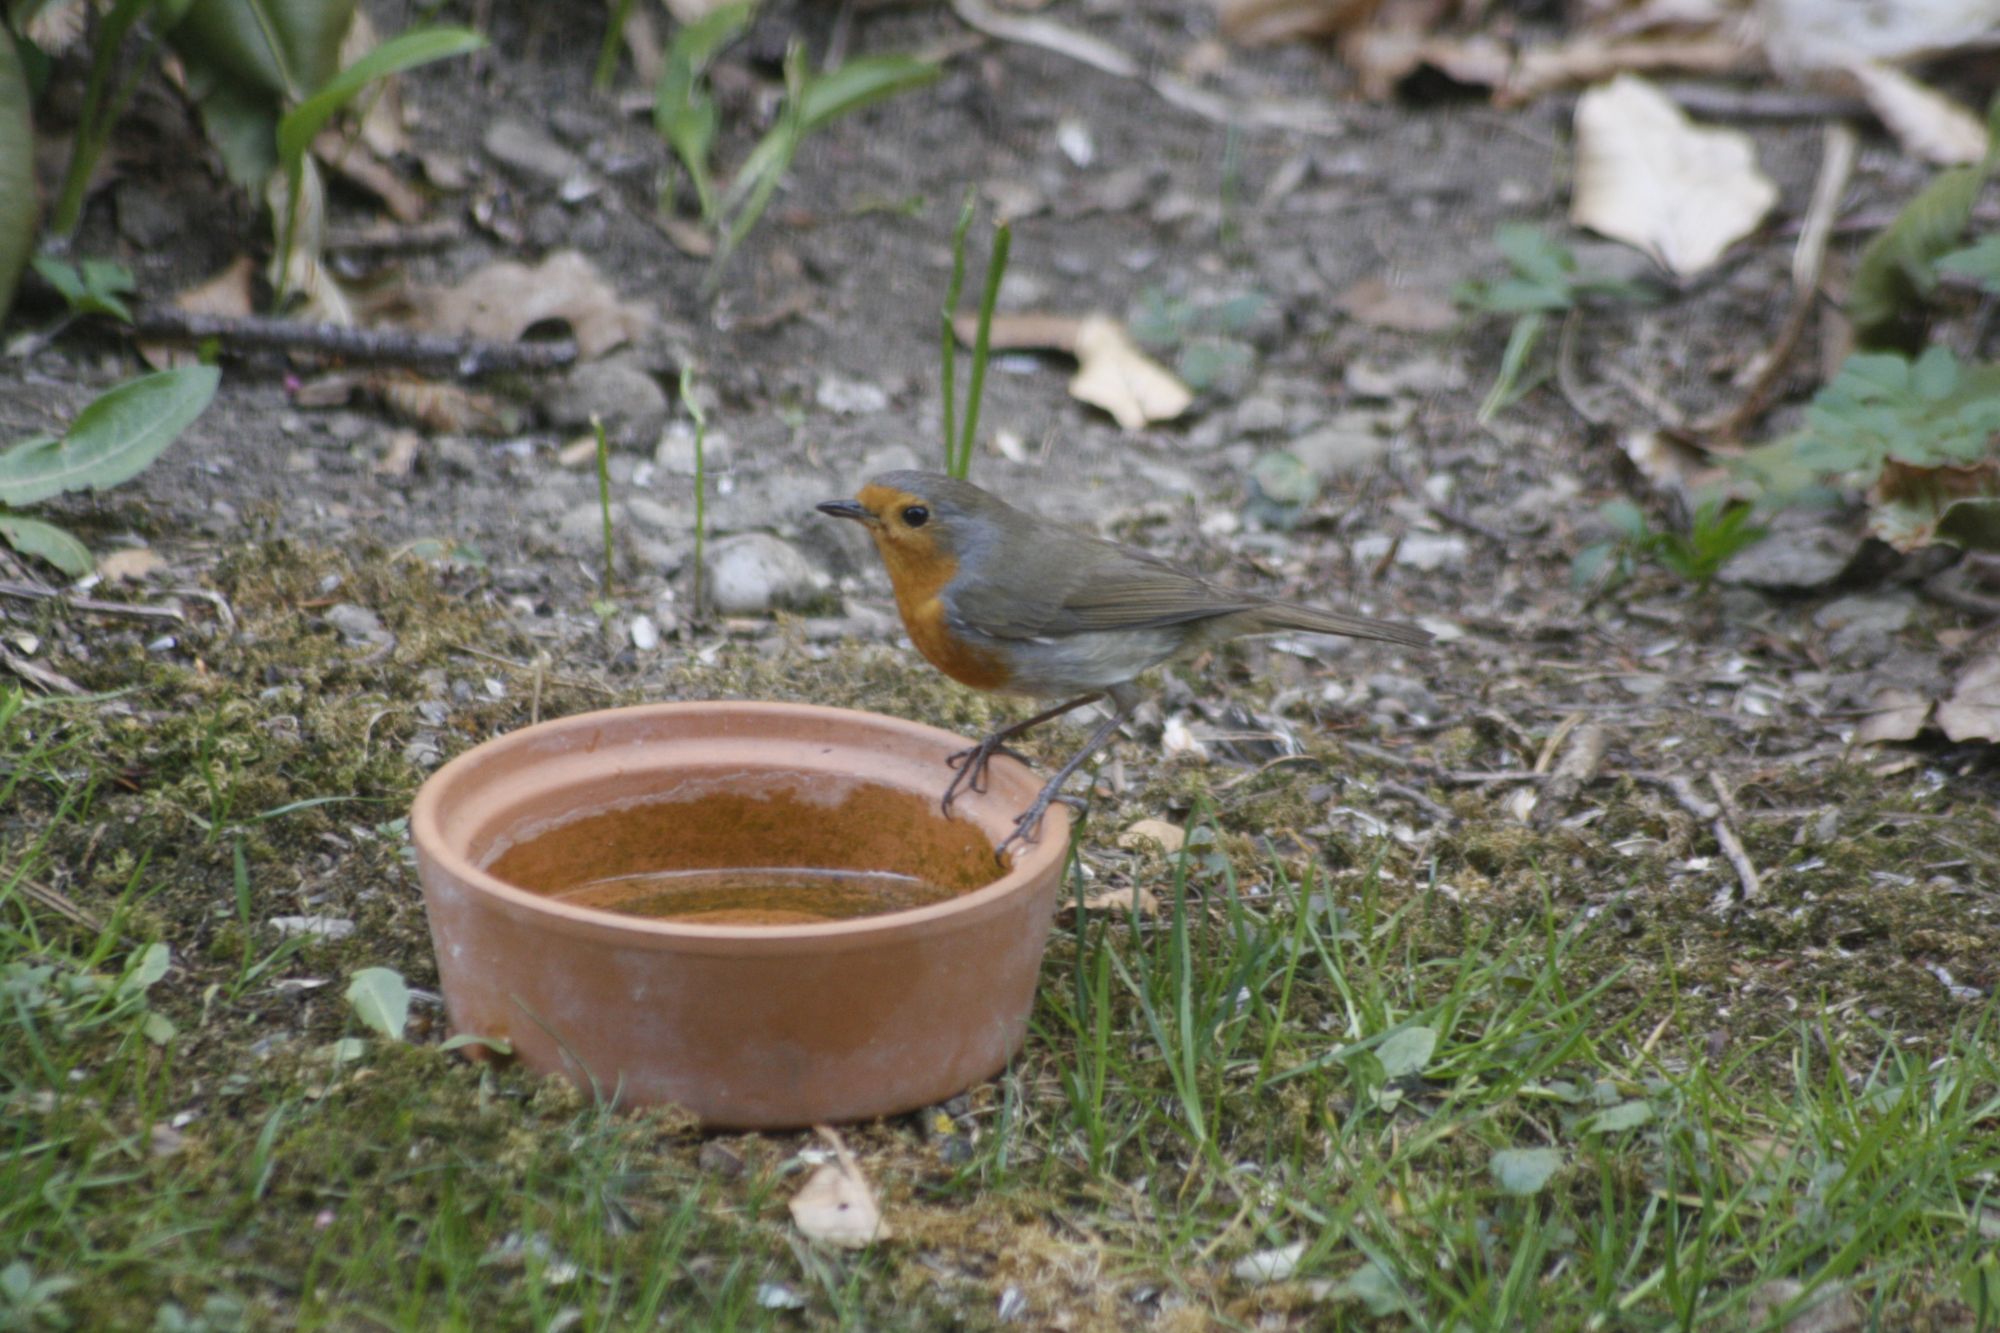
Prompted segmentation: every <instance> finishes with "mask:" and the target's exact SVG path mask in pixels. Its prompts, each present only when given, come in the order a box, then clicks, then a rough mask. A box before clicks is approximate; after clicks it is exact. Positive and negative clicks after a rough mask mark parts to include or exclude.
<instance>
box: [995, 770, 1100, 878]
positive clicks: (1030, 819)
mask: <svg viewBox="0 0 2000 1333" xmlns="http://www.w3.org/2000/svg"><path fill="white" fill-rule="evenodd" d="M1065 776H1067V775H1065ZM1056 785H1057V784H1055V783H1051V784H1050V785H1049V786H1047V787H1044V788H1042V794H1041V795H1039V796H1037V797H1036V798H1035V803H1034V804H1033V805H1031V806H1029V807H1028V808H1027V809H1026V810H1025V811H1023V812H1022V814H1021V817H1020V818H1019V819H1017V820H1015V821H1014V831H1013V832H1012V833H1009V834H1008V835H1007V836H1006V837H1005V838H1002V839H1001V840H1000V845H999V846H998V847H995V848H994V849H993V859H994V860H995V861H998V862H999V863H1000V864H1001V865H1003V866H1004V865H1006V864H1007V849H1008V848H1009V847H1012V846H1013V845H1014V844H1015V843H1017V842H1038V841H1040V840H1041V836H1042V816H1043V815H1045V814H1047V813H1048V812H1049V807H1050V806H1052V805H1066V806H1068V807H1069V808H1070V809H1072V810H1074V811H1076V812H1077V814H1079V815H1081V814H1083V813H1084V812H1085V811H1087V810H1088V809H1089V808H1090V804H1089V802H1087V801H1085V800H1084V799H1083V798H1082V797H1081V796H1066V795H1064V794H1063V793H1062V792H1060V791H1057V790H1055V787H1056Z"/></svg>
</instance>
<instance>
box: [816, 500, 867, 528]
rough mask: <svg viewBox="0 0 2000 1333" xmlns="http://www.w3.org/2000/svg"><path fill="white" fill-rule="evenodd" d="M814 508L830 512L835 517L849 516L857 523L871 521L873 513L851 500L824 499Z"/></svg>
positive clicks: (822, 511) (821, 511) (826, 512)
mask: <svg viewBox="0 0 2000 1333" xmlns="http://www.w3.org/2000/svg"><path fill="white" fill-rule="evenodd" d="M814 508H816V509H818V510H819V512H820V513H822V514H832V515H833V516H834V517H835V518H851V519H853V520H855V521H856V522H857V523H873V522H874V521H875V515H873V514H871V513H869V512H868V511H867V510H866V509H863V508H862V507H861V506H860V505H858V504H856V503H855V502H854V501H852V500H824V501H822V502H820V503H819V504H818V505H815V506H814Z"/></svg>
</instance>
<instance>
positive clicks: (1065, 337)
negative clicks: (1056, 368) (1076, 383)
mask: <svg viewBox="0 0 2000 1333" xmlns="http://www.w3.org/2000/svg"><path fill="white" fill-rule="evenodd" d="M1082 325H1083V321H1082V320H1080V319H1078V318H1077V317H1076V316H1074V315H995V316H994V317H993V323H992V326H991V327H990V328H988V330H987V333H986V340H987V346H989V347H991V348H992V349H993V350H994V351H996V352H1030V351H1033V352H1066V353H1068V354H1069V355H1071V356H1075V355H1076V331H1077V329H1079V328H1080V327H1082ZM951 328H952V332H953V333H956V334H957V335H958V340H959V341H960V342H962V343H964V344H965V345H966V346H967V347H970V346H972V342H973V339H974V338H975V337H977V336H978V333H979V316H978V315H976V314H970V313H960V314H957V315H954V316H952V320H951Z"/></svg>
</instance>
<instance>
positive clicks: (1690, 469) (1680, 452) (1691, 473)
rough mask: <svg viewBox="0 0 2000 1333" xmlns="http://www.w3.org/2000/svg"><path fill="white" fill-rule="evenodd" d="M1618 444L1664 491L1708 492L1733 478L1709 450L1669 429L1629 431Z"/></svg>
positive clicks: (1646, 477)
mask: <svg viewBox="0 0 2000 1333" xmlns="http://www.w3.org/2000/svg"><path fill="white" fill-rule="evenodd" d="M1618 447H1619V448H1620V449H1622V450H1624V452H1625V457H1627V458H1629V459H1631V460H1632V466H1633V467H1635V468H1637V469H1638V470H1639V475H1640V476H1642V477H1644V478H1645V479H1646V480H1647V481H1649V482H1651V483H1652V484H1653V488H1654V489H1655V490H1658V491H1660V492H1662V493H1663V494H1667V495H1679V496H1683V497H1685V496H1688V495H1691V494H1693V493H1695V492H1697V491H1704V492H1705V491H1707V490H1708V489H1709V488H1711V487H1716V486H1720V485H1723V484H1724V483H1726V482H1727V481H1728V480H1729V477H1730V473H1729V471H1728V469H1726V468H1723V467H1719V466H1717V465H1716V464H1715V463H1714V462H1713V461H1712V460H1711V459H1710V458H1709V456H1708V454H1707V452H1706V451H1704V450H1702V449H1701V448H1699V447H1697V446H1695V445H1693V444H1690V443H1688V442H1687V441H1686V440H1685V439H1682V438H1681V437H1680V436H1677V435H1673V434H1670V433H1668V432H1666V431H1662V430H1634V431H1627V432H1626V433H1625V434H1624V435H1622V436H1620V437H1619V440H1618Z"/></svg>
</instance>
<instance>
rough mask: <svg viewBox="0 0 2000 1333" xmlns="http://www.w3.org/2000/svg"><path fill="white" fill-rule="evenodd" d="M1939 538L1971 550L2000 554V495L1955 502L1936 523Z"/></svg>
mask: <svg viewBox="0 0 2000 1333" xmlns="http://www.w3.org/2000/svg"><path fill="white" fill-rule="evenodd" d="M1937 539H1938V540H1939V541H1941V542H1950V543H1951V544H1952V545H1953V546H1961V547H1964V548H1965V549H1966V550H1968V551H2000V496H1991V495H1989V496H1981V497H1977V498H1975V499H1970V500H1954V501H1953V502H1952V503H1951V504H1949V505H1947V506H1945V511H1944V513H1943V514H1942V515H1940V516H1939V518H1938V522H1937Z"/></svg>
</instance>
